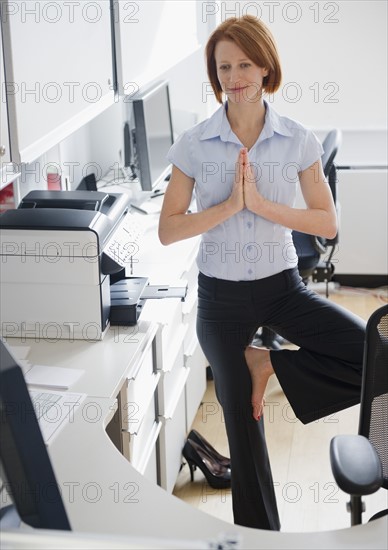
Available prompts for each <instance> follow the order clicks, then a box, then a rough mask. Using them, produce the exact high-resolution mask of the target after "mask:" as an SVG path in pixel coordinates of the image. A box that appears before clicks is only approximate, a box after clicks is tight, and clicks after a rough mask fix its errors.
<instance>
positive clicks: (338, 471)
mask: <svg viewBox="0 0 388 550" xmlns="http://www.w3.org/2000/svg"><path fill="white" fill-rule="evenodd" d="M330 463H331V468H332V472H333V475H334V479H335V480H336V482H337V484H338V486H339V488H340V489H342V490H343V491H345V492H346V493H348V494H349V495H350V502H348V511H349V512H350V514H351V525H358V524H360V523H361V522H362V520H361V516H362V513H363V512H364V511H365V506H364V503H363V502H362V499H361V497H362V496H363V495H370V494H372V493H375V492H376V491H377V490H378V489H379V488H380V487H383V488H385V489H388V304H386V305H384V306H382V307H380V308H379V309H377V310H376V311H375V312H374V313H373V314H372V315H371V317H370V318H369V321H368V324H367V328H366V337H365V348H364V363H363V378H362V389H361V405H360V419H359V428H358V435H338V436H335V437H334V438H333V439H332V440H331V442H330ZM387 514H388V509H387V510H383V511H381V512H379V513H377V514H375V515H374V516H372V517H371V518H370V520H369V521H371V520H374V519H377V518H379V517H382V516H384V515H387Z"/></svg>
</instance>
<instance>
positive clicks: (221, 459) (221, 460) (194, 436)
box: [187, 430, 231, 469]
mask: <svg viewBox="0 0 388 550" xmlns="http://www.w3.org/2000/svg"><path fill="white" fill-rule="evenodd" d="M187 439H191V441H195V443H197V444H198V445H199V446H200V447H202V448H203V449H205V451H207V452H208V453H209V455H210V456H212V457H213V458H214V460H215V461H216V462H218V464H221V465H222V466H225V468H229V469H230V468H231V465H230V458H228V457H227V456H223V455H221V454H220V453H219V452H218V451H216V450H215V448H214V447H212V445H210V443H209V442H208V441H206V439H205V438H204V437H203V435H201V434H200V433H198V432H197V431H196V430H191V432H190V433H189V435H188V436H187Z"/></svg>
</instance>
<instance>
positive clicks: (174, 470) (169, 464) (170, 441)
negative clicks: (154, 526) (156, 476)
mask: <svg viewBox="0 0 388 550" xmlns="http://www.w3.org/2000/svg"><path fill="white" fill-rule="evenodd" d="M162 422H163V425H162V429H161V432H160V436H159V442H160V445H159V448H160V457H159V462H160V485H161V487H163V489H165V490H166V491H168V492H169V493H171V492H172V490H173V488H174V485H175V482H176V479H177V476H178V473H179V470H180V467H181V464H182V449H183V445H184V442H185V437H186V417H185V393H184V391H183V392H182V394H181V396H180V398H179V400H178V402H177V404H176V407H175V409H174V411H173V412H172V414H171V415H169V416H168V417H163V418H162Z"/></svg>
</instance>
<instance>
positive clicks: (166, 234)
mask: <svg viewBox="0 0 388 550" xmlns="http://www.w3.org/2000/svg"><path fill="white" fill-rule="evenodd" d="M158 237H159V241H160V242H161V244H162V245H163V246H168V245H169V244H172V243H173V242H175V239H174V238H173V236H172V235H171V232H170V231H167V229H166V228H165V227H163V226H161V225H160V224H159V228H158Z"/></svg>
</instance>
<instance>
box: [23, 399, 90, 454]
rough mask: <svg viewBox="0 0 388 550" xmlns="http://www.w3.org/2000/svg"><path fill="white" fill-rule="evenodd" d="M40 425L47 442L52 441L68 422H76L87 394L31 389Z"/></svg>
mask: <svg viewBox="0 0 388 550" xmlns="http://www.w3.org/2000/svg"><path fill="white" fill-rule="evenodd" d="M29 393H30V397H31V401H32V404H33V407H34V410H35V414H36V417H37V419H38V422H39V427H40V430H41V432H42V436H43V439H44V441H45V443H48V442H49V440H50V443H51V442H52V440H53V438H54V436H56V435H57V434H58V433H59V432H60V431H61V430H62V429H63V428H64V426H66V425H67V424H69V423H70V422H74V415H75V413H76V411H77V410H78V409H79V408H80V406H81V403H82V402H83V401H84V399H85V397H86V394H84V393H70V392H59V391H54V390H52V391H42V390H31V389H29Z"/></svg>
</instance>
